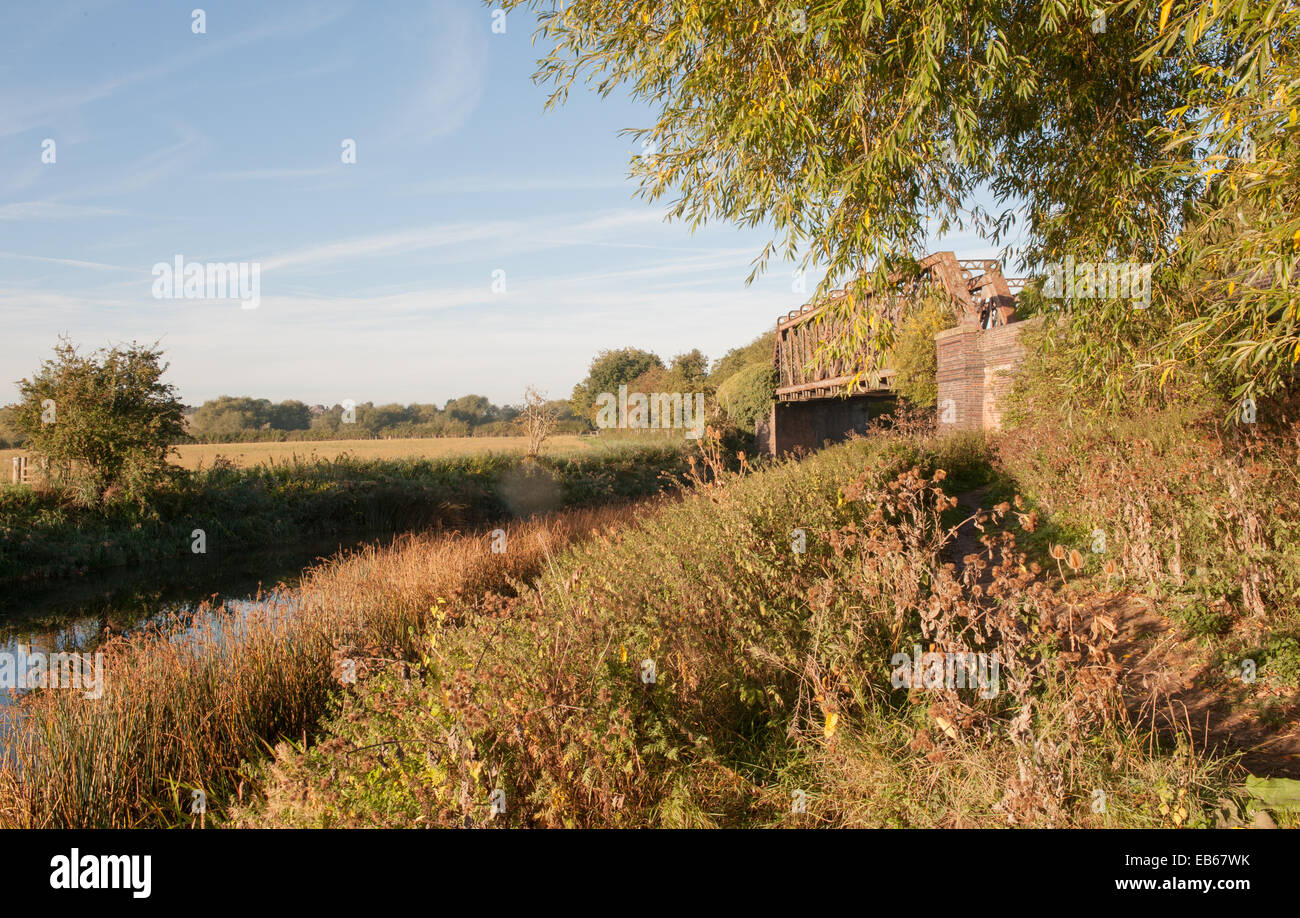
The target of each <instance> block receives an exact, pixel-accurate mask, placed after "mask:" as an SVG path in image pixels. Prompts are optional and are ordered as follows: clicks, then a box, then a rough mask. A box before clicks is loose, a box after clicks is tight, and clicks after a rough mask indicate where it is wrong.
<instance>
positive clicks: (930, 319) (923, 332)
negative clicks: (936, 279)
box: [894, 303, 957, 408]
mask: <svg viewBox="0 0 1300 918" xmlns="http://www.w3.org/2000/svg"><path fill="white" fill-rule="evenodd" d="M956 324H957V319H956V318H955V317H954V316H953V314H952V310H951V309H950V308H948V307H945V306H943V305H940V304H936V303H929V304H926V305H924V306H922V307H921V308H919V309H917V310H915V311H914V312H912V313H911V314H910V315H909V316H908V317H907V319H906V320H905V321H904V322H903V324H902V327H901V328H900V329H899V332H898V338H897V343H896V344H895V347H894V371H895V377H894V388H895V390H896V391H897V392H898V394H899V395H901V396H903V397H904V398H906V399H907V400H908V401H909V402H911V403H912V404H913V405H916V406H918V407H923V408H929V407H933V406H934V404H935V402H936V401H937V400H938V398H939V387H938V383H937V382H936V378H935V374H936V372H937V370H938V353H937V351H936V350H935V343H934V336H935V335H937V334H938V333H939V332H941V331H943V330H944V329H945V328H952V327H953V326H954V325H956Z"/></svg>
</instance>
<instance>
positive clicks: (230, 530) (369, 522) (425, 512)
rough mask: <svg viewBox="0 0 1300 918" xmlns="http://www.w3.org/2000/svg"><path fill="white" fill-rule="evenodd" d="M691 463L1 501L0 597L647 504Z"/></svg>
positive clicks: (423, 465) (649, 461) (372, 475)
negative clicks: (337, 543)
mask: <svg viewBox="0 0 1300 918" xmlns="http://www.w3.org/2000/svg"><path fill="white" fill-rule="evenodd" d="M688 467H689V466H688V460H687V452H686V450H685V449H684V448H682V447H681V446H678V445H671V444H656V445H647V446H625V447H618V448H607V449H602V450H600V451H598V452H592V453H589V454H573V455H560V456H543V457H542V458H540V459H538V460H528V459H525V458H524V457H523V456H522V455H519V454H517V453H479V454H476V455H470V456H460V457H452V458H446V459H386V460H380V459H374V460H363V459H356V458H353V457H350V456H342V457H336V458H333V459H314V460H306V461H297V462H282V463H275V464H266V465H256V466H252V467H249V468H236V467H233V466H230V465H225V464H222V465H218V466H216V467H212V468H207V469H201V470H199V471H194V472H190V471H182V472H181V473H180V474H179V475H178V477H177V479H176V481H175V482H174V483H173V484H172V485H170V486H168V487H166V488H163V489H161V490H159V491H158V492H157V493H156V494H155V495H154V496H153V499H152V500H151V502H150V504H151V505H150V506H149V507H147V508H141V507H138V506H136V505H133V504H127V503H112V502H109V503H105V504H101V505H99V506H96V507H82V506H78V505H76V504H75V503H73V502H72V501H71V500H70V499H69V498H68V497H67V496H66V495H63V494H60V493H58V492H55V491H42V490H37V489H33V488H27V487H5V488H2V489H0V585H14V584H17V583H21V582H28V581H34V580H47V579H51V578H58V577H68V576H74V575H80V574H85V573H88V572H91V571H101V570H106V569H110V568H114V567H121V566H124V565H133V564H134V565H138V564H146V563H151V562H158V561H163V560H168V559H187V560H188V561H189V562H190V563H192V564H194V565H195V566H196V567H200V566H205V565H209V566H210V565H211V564H212V563H214V561H216V560H219V559H221V558H222V557H225V556H227V555H235V554H241V553H248V552H250V551H256V550H258V549H260V548H263V547H269V546H277V545H283V544H286V543H293V542H307V541H310V540H315V539H321V538H332V537H339V536H345V535H347V534H350V533H358V532H404V531H411V530H417V529H428V528H443V529H457V528H463V527H467V526H480V525H483V524H486V523H491V522H494V521H499V520H505V519H509V518H512V517H521V516H528V515H530V514H534V513H546V512H553V511H556V510H560V509H564V508H573V507H587V506H594V505H597V504H602V503H606V502H610V501H620V500H628V499H635V498H640V497H645V496H647V495H650V494H655V493H658V492H659V491H661V490H663V489H664V488H666V487H670V486H672V484H673V483H674V482H677V481H680V480H681V479H682V476H683V475H684V474H685V473H686V471H687V469H688Z"/></svg>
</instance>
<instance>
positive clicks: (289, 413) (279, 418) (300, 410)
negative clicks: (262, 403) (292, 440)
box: [266, 399, 311, 430]
mask: <svg viewBox="0 0 1300 918" xmlns="http://www.w3.org/2000/svg"><path fill="white" fill-rule="evenodd" d="M266 420H267V423H268V424H270V425H271V429H272V430H306V429H307V428H309V427H311V409H309V408H308V407H307V406H306V405H305V404H304V403H303V402H300V401H297V400H296V399H289V400H287V401H283V402H280V404H278V405H272V406H271V407H270V408H269V409H268V410H267V413H266Z"/></svg>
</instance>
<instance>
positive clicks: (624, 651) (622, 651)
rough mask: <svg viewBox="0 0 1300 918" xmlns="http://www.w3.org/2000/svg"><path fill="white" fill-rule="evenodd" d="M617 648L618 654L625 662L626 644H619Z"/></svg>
mask: <svg viewBox="0 0 1300 918" xmlns="http://www.w3.org/2000/svg"><path fill="white" fill-rule="evenodd" d="M618 650H619V656H620V657H622V658H623V662H624V663H626V662H627V645H626V644H624V645H622V646H620V647H619V648H618Z"/></svg>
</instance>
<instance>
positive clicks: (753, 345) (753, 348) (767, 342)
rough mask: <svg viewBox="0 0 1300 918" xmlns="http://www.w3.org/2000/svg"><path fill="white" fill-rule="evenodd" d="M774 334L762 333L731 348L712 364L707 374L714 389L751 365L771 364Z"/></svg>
mask: <svg viewBox="0 0 1300 918" xmlns="http://www.w3.org/2000/svg"><path fill="white" fill-rule="evenodd" d="M775 338H776V333H775V332H770V331H769V332H764V333H763V334H761V335H759V336H758V337H757V338H755V339H754V340H753V341H751V342H749V344H746V345H744V346H743V347H733V348H732V349H731V350H729V351H727V353H725V354H723V355H722V357H720V358H719V359H718V360H715V361H714V363H713V370H712V372H710V373H709V382H710V383H712V384H713V385H714V386H715V387H716V386H721V385H722V384H723V383H724V382H726V380H727V377H728V376H730V375H731V374H733V373H736V372H738V371H740V370H742V369H744V368H745V367H747V366H748V365H749V364H751V363H767V364H769V365H770V364H771V363H772V350H773V346H774V344H775Z"/></svg>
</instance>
